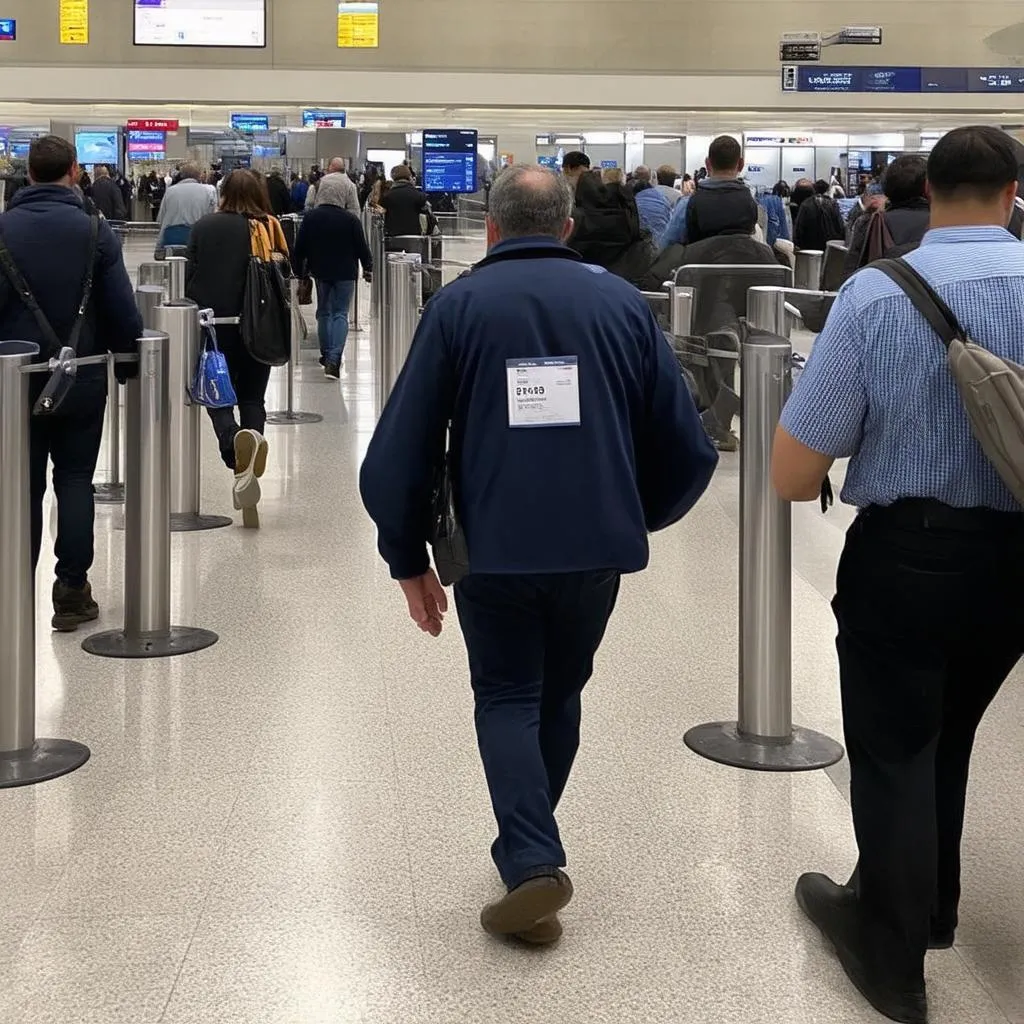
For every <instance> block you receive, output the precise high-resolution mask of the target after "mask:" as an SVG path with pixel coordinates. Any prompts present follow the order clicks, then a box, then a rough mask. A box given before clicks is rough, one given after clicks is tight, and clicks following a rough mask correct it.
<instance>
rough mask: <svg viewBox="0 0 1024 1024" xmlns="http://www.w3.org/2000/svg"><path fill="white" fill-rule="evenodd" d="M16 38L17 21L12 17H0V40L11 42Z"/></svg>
mask: <svg viewBox="0 0 1024 1024" xmlns="http://www.w3.org/2000/svg"><path fill="white" fill-rule="evenodd" d="M17 38H18V23H17V22H16V21H15V20H14V19H13V18H0V40H2V41H3V42H5V43H13V42H14V40H15V39H17Z"/></svg>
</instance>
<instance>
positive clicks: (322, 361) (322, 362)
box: [320, 356, 327, 366]
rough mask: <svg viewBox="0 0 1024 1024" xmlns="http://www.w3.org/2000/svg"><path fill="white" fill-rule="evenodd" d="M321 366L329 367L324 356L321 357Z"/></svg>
mask: <svg viewBox="0 0 1024 1024" xmlns="http://www.w3.org/2000/svg"><path fill="white" fill-rule="evenodd" d="M320 365H321V366H326V365H327V360H326V359H325V358H324V357H323V356H321V357H320Z"/></svg>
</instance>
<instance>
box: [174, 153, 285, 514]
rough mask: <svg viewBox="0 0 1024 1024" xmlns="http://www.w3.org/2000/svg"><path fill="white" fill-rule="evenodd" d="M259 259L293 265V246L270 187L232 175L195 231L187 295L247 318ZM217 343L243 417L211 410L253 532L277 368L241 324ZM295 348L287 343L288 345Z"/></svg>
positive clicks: (227, 327)
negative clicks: (259, 356)
mask: <svg viewBox="0 0 1024 1024" xmlns="http://www.w3.org/2000/svg"><path fill="white" fill-rule="evenodd" d="M253 257H257V258H259V259H260V260H263V261H270V260H276V259H280V260H282V261H284V262H287V259H288V243H287V242H286V241H285V237H284V232H283V231H282V229H281V225H280V223H279V222H278V221H277V219H276V218H275V217H273V216H271V214H270V211H269V204H268V200H267V193H266V187H265V186H263V185H262V184H261V182H259V181H258V180H257V179H256V178H255V177H254V176H253V175H252V174H250V173H249V172H248V171H242V170H239V171H232V172H231V174H229V175H228V177H227V178H226V179H225V181H224V186H223V190H222V193H221V203H220V210H219V212H217V213H211V214H207V216H205V217H203V218H202V219H200V220H199V221H197V222H196V223H195V224H194V225H193V226H192V233H191V235H190V236H189V245H188V270H187V276H186V282H185V294H186V296H187V297H188V298H190V299H192V300H194V301H195V302H196V303H198V305H199V308H200V309H207V308H209V309H212V310H213V313H214V316H215V317H216V318H217V319H218V320H219V319H223V318H236V317H241V315H242V310H243V307H244V304H245V293H246V281H247V276H248V271H249V264H250V261H251V259H252V258H253ZM217 339H218V342H219V344H220V349H221V351H222V352H223V353H224V357H225V359H226V361H227V364H228V370H229V372H230V375H231V383H232V385H233V387H234V391H235V395H236V400H237V409H238V415H237V418H236V416H235V409H234V408H233V407H230V406H229V407H226V408H211V409H209V410H208V412H209V414H210V420H211V421H212V423H213V429H214V432H215V433H216V435H217V443H218V445H219V447H220V453H221V458H222V459H223V460H224V464H225V465H226V466H227V467H228V468H229V469H231V470H233V471H234V474H235V484H234V492H233V498H234V504H235V508H237V509H240V510H241V512H242V521H243V523H244V525H245V526H247V527H258V526H259V514H258V512H257V505H258V504H259V500H260V485H259V478H260V477H261V476H262V475H263V473H264V471H265V469H266V465H267V454H268V448H267V442H266V439H265V438H264V437H263V430H264V428H265V426H266V421H267V411H266V392H267V384H268V382H269V381H270V365H269V364H267V363H264V362H260V361H258V360H256V359H254V358H253V357H252V355H250V353H249V351H248V349H247V348H246V346H245V344H244V342H243V340H242V330H241V328H240V326H238V325H235V324H221V325H219V326H218V330H217ZM282 343H283V344H284V345H285V347H287V339H282Z"/></svg>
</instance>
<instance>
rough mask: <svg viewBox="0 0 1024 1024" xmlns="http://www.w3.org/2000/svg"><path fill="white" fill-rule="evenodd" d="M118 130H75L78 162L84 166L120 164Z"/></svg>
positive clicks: (114, 165) (113, 165)
mask: <svg viewBox="0 0 1024 1024" xmlns="http://www.w3.org/2000/svg"><path fill="white" fill-rule="evenodd" d="M117 135H118V133H117V132H116V131H93V132H75V149H76V150H78V162H79V163H80V164H82V165H83V166H87V167H92V166H93V164H110V165H111V166H112V167H116V166H117V164H118V152H117V149H118V146H117Z"/></svg>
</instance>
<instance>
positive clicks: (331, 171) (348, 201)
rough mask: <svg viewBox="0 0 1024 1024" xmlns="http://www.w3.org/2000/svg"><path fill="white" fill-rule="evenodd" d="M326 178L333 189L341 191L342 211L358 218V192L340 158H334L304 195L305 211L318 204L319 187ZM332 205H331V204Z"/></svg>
mask: <svg viewBox="0 0 1024 1024" xmlns="http://www.w3.org/2000/svg"><path fill="white" fill-rule="evenodd" d="M328 178H330V179H331V181H332V182H333V184H334V185H335V188H336V189H337V190H340V191H341V194H342V195H343V196H344V198H345V206H344V209H346V210H348V211H349V212H350V213H354V214H355V215H356V216H357V217H358V216H359V190H358V189H357V188H356V183H355V182H354V181H353V180H352V179H351V178H350V177H349V176H348V175H347V174H346V173H345V161H344V159H343V158H342V157H340V156H336V157H335V158H334V159H333V160H332V161H331V162H330V163H329V164H328V165H327V173H326V174H325V175H324V176H323V177H322V178H320V179H319V181H317V182H316V183H315V184H313V185H312V186H311V187H310V189H309V191H308V192H307V193H306V207H305V208H306V209H307V210H311V209H312V208H313V207H314V206H315V205H316V204H317V203H318V202H319V196H320V186H321V185H322V184H323V182H324V181H326V180H327V179H328ZM332 205H333V204H332Z"/></svg>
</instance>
